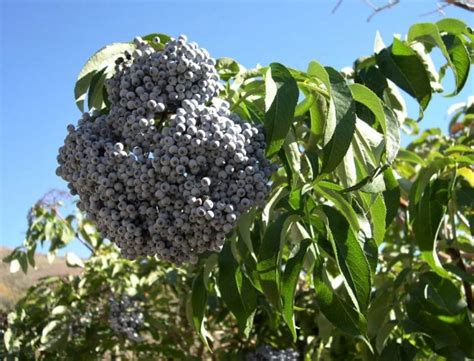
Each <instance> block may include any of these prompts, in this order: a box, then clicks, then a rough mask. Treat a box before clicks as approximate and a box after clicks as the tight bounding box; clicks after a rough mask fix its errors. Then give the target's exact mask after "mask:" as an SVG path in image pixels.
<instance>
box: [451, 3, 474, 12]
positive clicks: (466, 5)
mask: <svg viewBox="0 0 474 361" xmlns="http://www.w3.org/2000/svg"><path fill="white" fill-rule="evenodd" d="M444 2H445V3H447V4H448V5H454V6H457V7H459V8H461V9H464V10H467V11H473V12H474V1H473V0H465V1H462V0H444Z"/></svg>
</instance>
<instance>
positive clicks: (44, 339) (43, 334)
mask: <svg viewBox="0 0 474 361" xmlns="http://www.w3.org/2000/svg"><path fill="white" fill-rule="evenodd" d="M59 324H60V323H59V321H57V320H53V321H50V322H49V323H48V324H47V325H46V326H45V327H44V328H43V331H42V332H41V343H47V342H48V339H49V337H48V335H49V334H50V333H51V331H53V330H54V329H55V328H56V327H57V326H58V325H59Z"/></svg>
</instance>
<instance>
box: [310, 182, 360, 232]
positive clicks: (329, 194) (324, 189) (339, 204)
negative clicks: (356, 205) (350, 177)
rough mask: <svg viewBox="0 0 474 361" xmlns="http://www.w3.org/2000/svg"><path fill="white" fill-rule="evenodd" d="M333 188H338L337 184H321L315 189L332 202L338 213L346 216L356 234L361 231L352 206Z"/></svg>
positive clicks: (315, 186)
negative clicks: (332, 187)
mask: <svg viewBox="0 0 474 361" xmlns="http://www.w3.org/2000/svg"><path fill="white" fill-rule="evenodd" d="M331 186H336V184H333V183H329V182H319V183H318V184H317V185H314V187H313V188H314V190H315V191H316V193H318V194H319V195H321V196H323V197H324V198H326V199H328V200H330V201H331V202H332V203H333V204H334V206H335V207H336V208H337V209H338V211H339V212H341V213H342V214H343V215H344V217H345V218H346V219H347V221H348V222H349V224H350V225H351V227H352V229H353V230H354V231H355V232H357V231H359V229H360V226H359V220H358V218H357V214H356V213H355V211H354V209H353V208H352V206H351V204H350V203H349V202H348V201H347V200H346V199H345V198H344V196H343V195H342V194H341V193H338V192H337V191H336V190H333V189H331ZM339 190H340V189H339Z"/></svg>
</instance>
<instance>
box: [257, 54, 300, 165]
mask: <svg viewBox="0 0 474 361" xmlns="http://www.w3.org/2000/svg"><path fill="white" fill-rule="evenodd" d="M298 96H299V91H298V86H297V84H296V81H295V79H294V78H293V77H292V76H291V74H290V72H289V71H288V69H287V68H285V66H283V65H281V64H278V63H272V64H270V67H269V69H268V71H267V74H266V77H265V132H266V142H267V151H266V152H267V156H272V155H274V154H275V153H277V152H278V151H279V150H280V148H281V146H282V145H283V143H284V141H285V138H286V135H287V134H288V131H289V130H290V126H291V123H292V122H293V115H294V113H295V108H296V104H297V103H298Z"/></svg>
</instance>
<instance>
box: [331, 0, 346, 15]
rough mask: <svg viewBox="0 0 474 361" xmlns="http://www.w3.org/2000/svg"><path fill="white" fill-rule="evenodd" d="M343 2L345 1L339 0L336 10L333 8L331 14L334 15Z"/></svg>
mask: <svg viewBox="0 0 474 361" xmlns="http://www.w3.org/2000/svg"><path fill="white" fill-rule="evenodd" d="M342 1H343V0H339V1H338V2H337V4H336V6H334V8H333V9H332V11H331V14H334V13H335V12H336V11H337V9H339V6H341V4H342Z"/></svg>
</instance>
